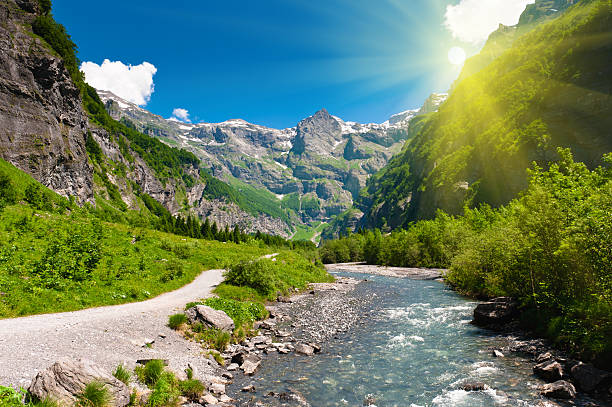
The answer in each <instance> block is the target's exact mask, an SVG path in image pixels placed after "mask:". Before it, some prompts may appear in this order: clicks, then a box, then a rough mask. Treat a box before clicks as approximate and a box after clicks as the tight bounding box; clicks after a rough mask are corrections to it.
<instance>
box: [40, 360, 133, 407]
mask: <svg viewBox="0 0 612 407" xmlns="http://www.w3.org/2000/svg"><path fill="white" fill-rule="evenodd" d="M92 382H98V383H102V384H104V386H105V387H106V389H107V390H108V392H109V394H110V396H111V405H112V406H116V407H124V406H127V405H128V404H129V403H130V389H129V388H128V387H127V386H126V385H125V384H124V383H123V382H121V381H119V380H117V379H116V378H115V377H113V376H112V375H111V374H109V373H107V372H106V371H104V370H103V369H101V368H100V367H98V366H96V365H94V364H93V362H90V361H88V360H83V359H79V360H77V361H73V360H61V361H59V362H56V363H54V364H53V365H51V366H50V367H49V368H47V369H46V370H43V371H41V372H39V373H38V374H37V375H36V377H35V378H34V380H32V383H31V384H30V388H29V389H28V390H29V392H30V393H31V394H32V395H33V396H35V397H36V398H38V399H39V400H45V399H47V398H49V399H52V400H54V401H56V402H57V403H58V404H60V405H74V404H75V402H76V401H77V400H78V396H79V395H80V394H81V393H82V392H83V390H84V389H85V387H86V386H87V385H88V384H90V383H92Z"/></svg>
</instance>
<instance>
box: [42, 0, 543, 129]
mask: <svg viewBox="0 0 612 407" xmlns="http://www.w3.org/2000/svg"><path fill="white" fill-rule="evenodd" d="M533 1H534V0H260V1H252V0H225V1H209V0H200V1H181V0H177V1H172V2H168V1H160V0H148V1H143V0H130V1H126V0H106V1H104V2H85V3H84V2H82V1H79V2H77V1H76V0H54V2H53V3H54V4H53V14H54V16H55V19H56V20H57V21H58V22H60V23H62V24H64V25H65V26H66V29H67V31H68V32H69V33H70V35H71V36H72V39H73V41H74V42H75V43H76V44H77V45H78V51H79V53H78V56H79V58H80V60H81V61H82V65H81V70H82V71H83V72H85V76H86V80H87V81H88V82H89V83H90V84H91V85H93V86H94V87H98V88H101V89H105V90H110V91H113V92H114V93H116V94H118V96H121V97H123V98H125V99H128V100H130V101H132V102H134V103H136V104H138V105H141V106H143V107H144V108H146V109H147V110H150V111H152V112H153V113H156V114H159V115H161V116H163V117H166V118H171V117H172V118H175V119H177V120H181V121H186V122H194V123H197V122H201V121H206V122H221V121H224V120H228V119H233V118H242V119H245V120H247V121H249V122H253V123H257V124H262V125H266V126H270V127H276V128H285V127H292V126H295V125H296V124H297V122H298V121H300V120H301V119H303V118H305V117H307V116H310V115H312V114H313V113H315V112H316V111H317V110H319V109H321V108H326V109H327V110H328V111H329V112H330V113H331V114H334V115H336V116H339V117H342V118H343V119H344V120H347V121H349V120H350V121H357V122H361V123H371V122H376V123H380V122H383V121H385V120H387V119H388V118H389V116H391V115H392V114H394V113H398V112H401V111H404V110H407V109H413V108H417V107H419V106H421V105H422V103H423V101H424V100H425V99H426V98H427V96H428V95H429V94H430V93H432V92H444V91H446V90H447V89H448V88H449V86H450V84H451V83H452V81H453V80H454V79H455V78H456V77H457V76H458V74H459V72H460V69H461V64H460V61H461V55H462V54H461V52H458V50H457V48H459V49H460V50H464V51H465V53H466V54H467V56H468V57H469V56H470V55H473V54H475V53H477V52H478V50H479V49H480V48H481V47H482V45H483V44H484V42H485V41H486V38H487V37H488V35H489V34H490V33H491V32H492V31H494V30H495V29H496V28H497V26H498V25H499V23H504V24H506V25H512V24H516V22H518V17H519V16H520V13H521V11H522V10H524V8H525V6H526V4H528V3H533ZM451 49H453V52H452V53H451V55H452V58H451V59H452V60H453V62H454V63H455V64H453V63H451V62H450V61H449V56H448V55H449V50H451ZM457 56H459V64H457V62H458V61H457Z"/></svg>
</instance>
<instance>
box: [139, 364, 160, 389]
mask: <svg viewBox="0 0 612 407" xmlns="http://www.w3.org/2000/svg"><path fill="white" fill-rule="evenodd" d="M162 373H164V362H163V361H162V360H160V359H154V360H151V361H149V362H147V364H146V365H145V366H144V368H141V369H138V370H137V371H136V374H137V375H138V379H139V380H140V381H141V382H143V383H144V384H146V385H147V386H149V387H151V386H153V385H155V383H157V381H158V380H159V378H160V377H161V376H162Z"/></svg>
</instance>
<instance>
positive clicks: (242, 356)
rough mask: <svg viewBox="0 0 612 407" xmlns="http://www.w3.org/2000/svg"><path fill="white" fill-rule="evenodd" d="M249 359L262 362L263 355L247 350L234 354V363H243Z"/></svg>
mask: <svg viewBox="0 0 612 407" xmlns="http://www.w3.org/2000/svg"><path fill="white" fill-rule="evenodd" d="M247 360H249V361H251V362H253V363H256V362H261V357H259V356H257V355H254V354H252V353H246V352H240V353H237V354H235V355H234V356H232V363H237V364H238V365H242V364H243V363H244V362H246V361H247Z"/></svg>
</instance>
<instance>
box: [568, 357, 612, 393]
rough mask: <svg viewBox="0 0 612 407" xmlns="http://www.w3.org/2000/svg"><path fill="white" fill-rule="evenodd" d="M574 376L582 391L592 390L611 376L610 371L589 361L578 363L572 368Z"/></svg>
mask: <svg viewBox="0 0 612 407" xmlns="http://www.w3.org/2000/svg"><path fill="white" fill-rule="evenodd" d="M571 373H572V377H573V378H574V381H575V382H576V384H577V385H578V388H580V390H582V391H586V392H592V391H594V390H596V389H597V388H598V387H599V386H600V384H603V383H604V382H606V381H607V379H609V378H610V376H611V375H610V373H608V372H605V371H603V370H599V369H597V368H596V367H594V366H593V365H591V364H588V363H582V362H580V363H578V364H577V365H575V366H573V367H572V369H571Z"/></svg>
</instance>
